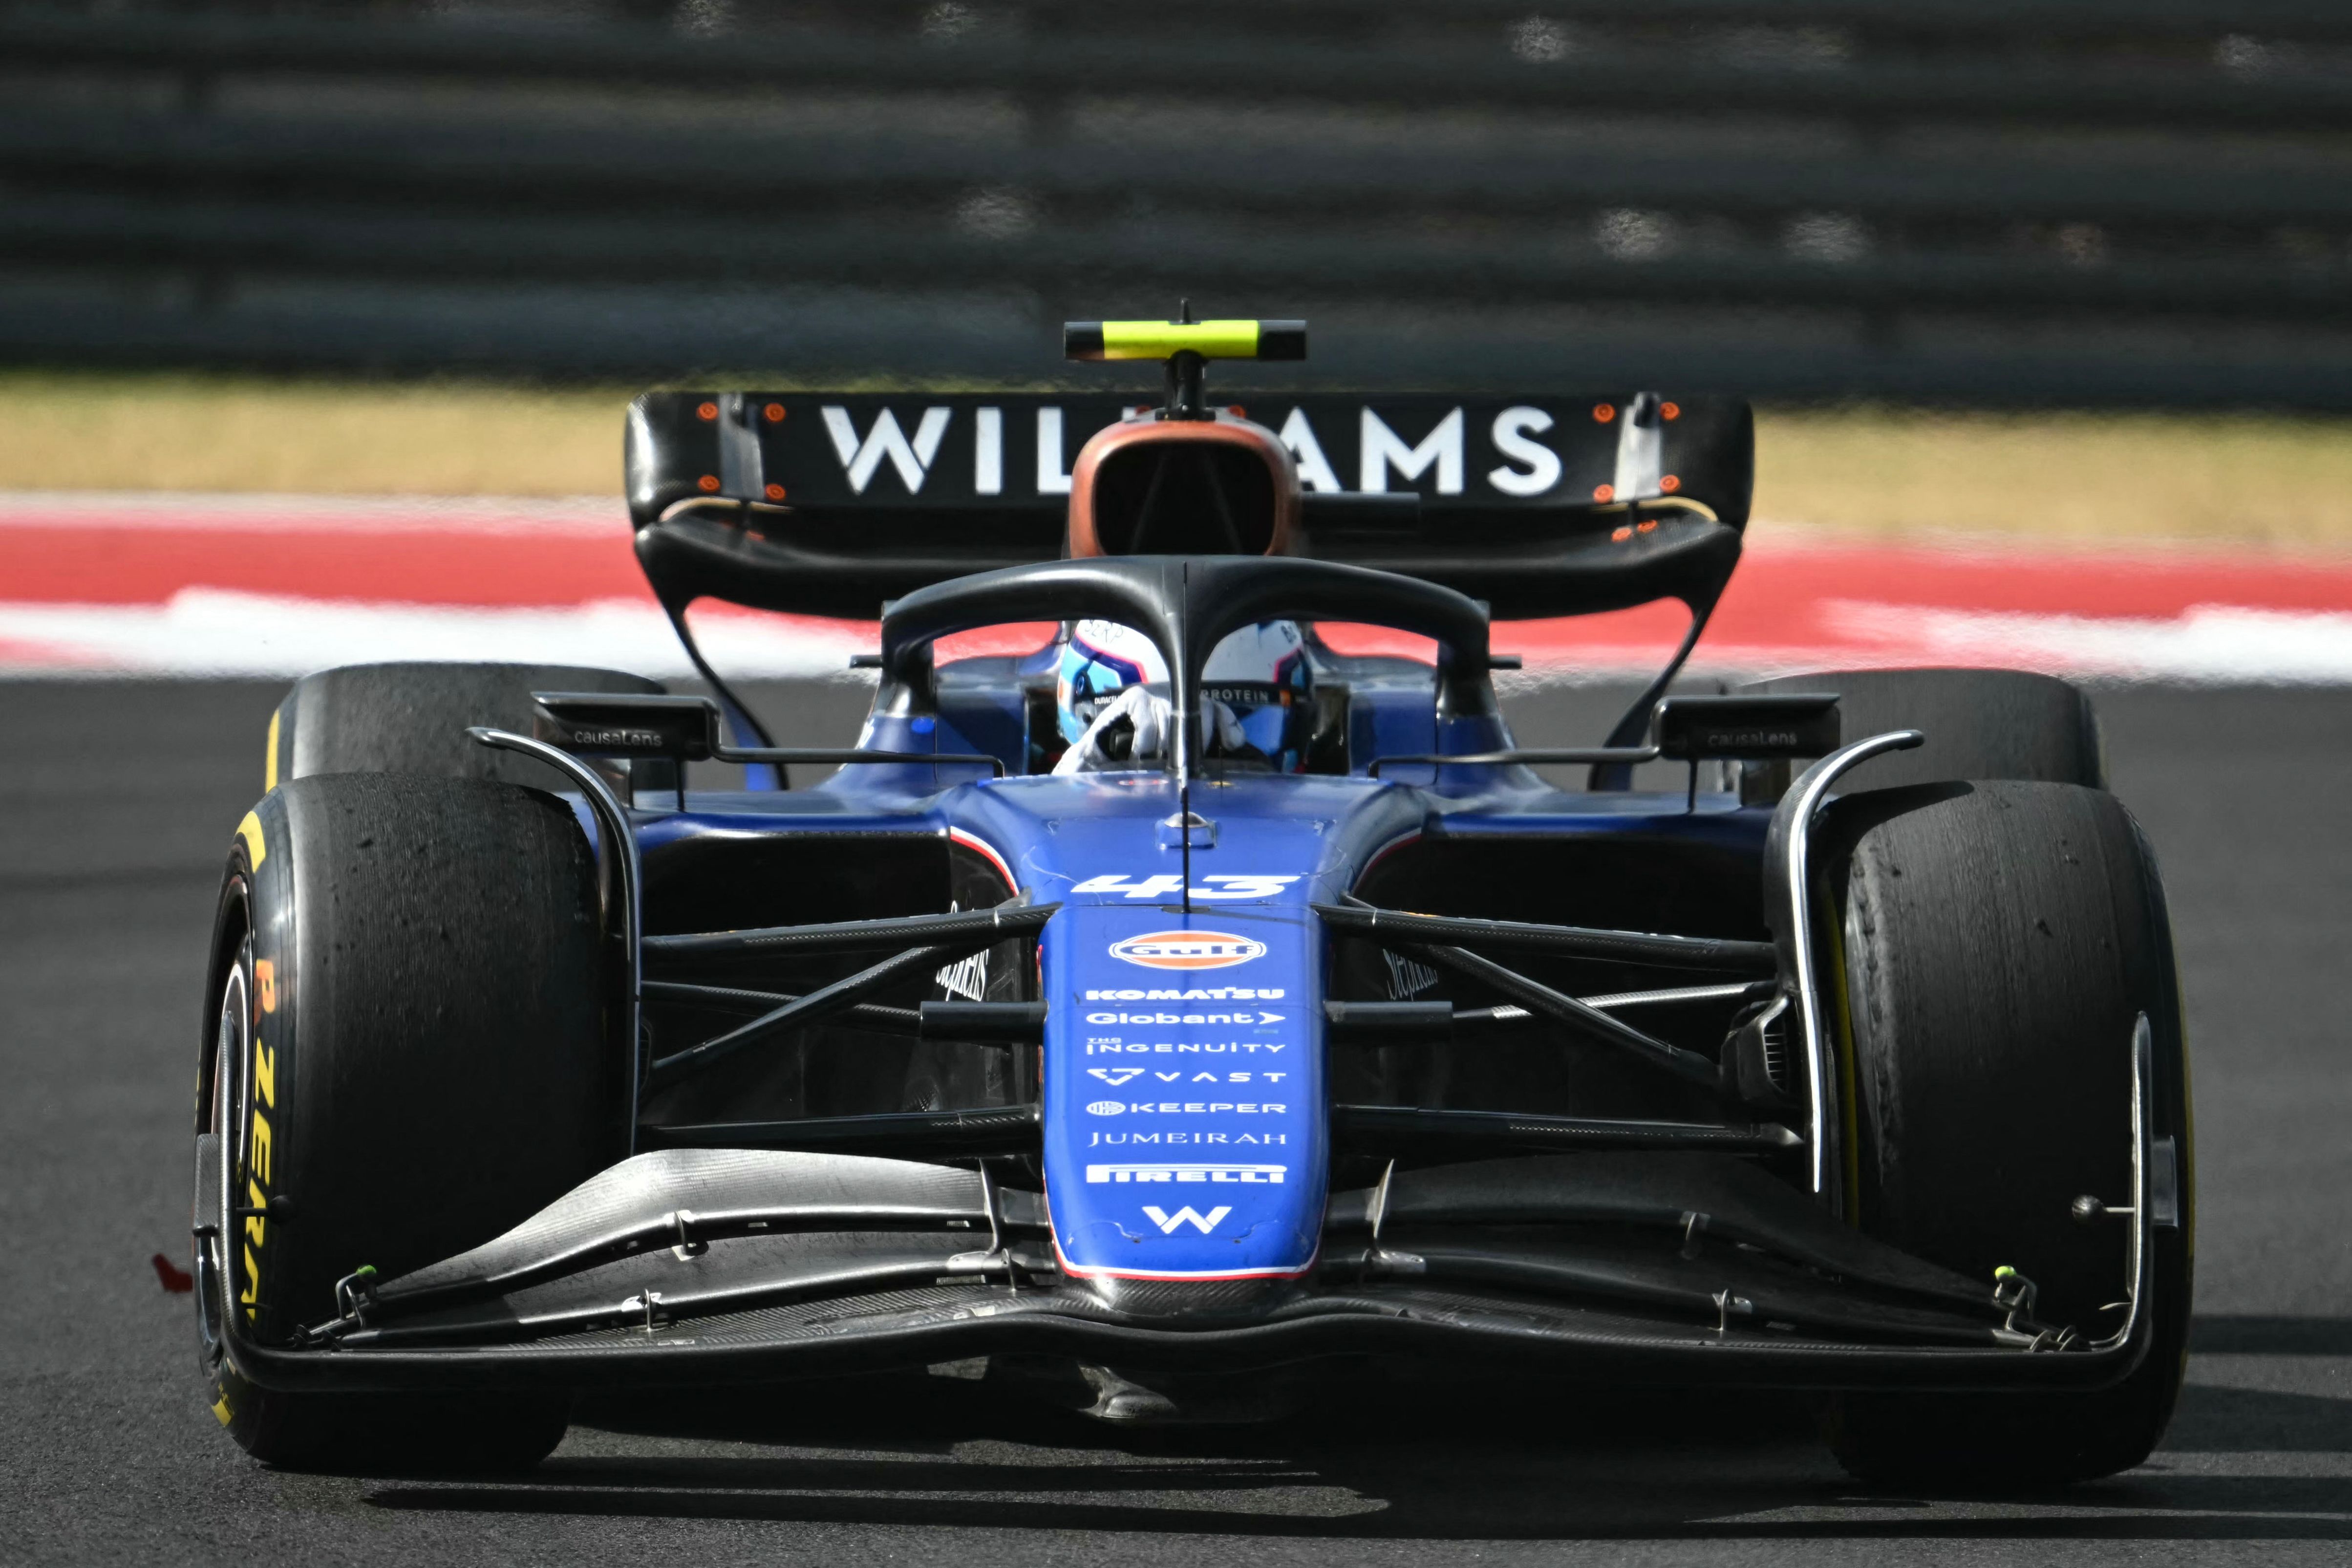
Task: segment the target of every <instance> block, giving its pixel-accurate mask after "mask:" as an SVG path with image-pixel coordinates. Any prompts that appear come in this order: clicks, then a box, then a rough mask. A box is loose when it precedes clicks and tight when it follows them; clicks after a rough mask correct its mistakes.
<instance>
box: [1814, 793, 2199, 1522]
mask: <svg viewBox="0 0 2352 1568" xmlns="http://www.w3.org/2000/svg"><path fill="white" fill-rule="evenodd" d="M1820 834H1821V837H1820V838H1819V840H1818V841H1819V842H1820V843H1822V845H1823V846H1824V847H1826V848H1828V849H1829V850H1830V851H1831V854H1830V855H1829V857H1828V858H1825V860H1824V861H1823V862H1822V864H1823V866H1824V868H1825V869H1826V870H1827V872H1828V883H1829V888H1830V889H1831V891H1832V894H1833V897H1834V904H1835V908H1836V914H1837V918H1836V920H1835V921H1834V922H1833V925H1832V929H1831V930H1829V931H1825V932H1824V933H1823V934H1824V938H1825V942H1824V948H1823V952H1824V963H1823V968H1824V971H1825V972H1826V973H1827V974H1828V975H1829V976H1830V978H1829V979H1826V980H1825V981H1824V983H1823V984H1824V985H1825V986H1826V987H1830V988H1831V989H1832V994H1833V997H1834V1001H1835V1004H1836V1005H1834V1006H1833V1008H1832V1016H1833V1021H1834V1022H1835V1023H1836V1024H1838V1025H1839V1026H1841V1027H1840V1028H1839V1031H1838V1032H1839V1036H1840V1038H1839V1042H1838V1045H1839V1050H1840V1053H1841V1055H1842V1057H1843V1061H1841V1063H1840V1064H1839V1066H1840V1075H1839V1076H1840V1078H1841V1079H1843V1082H1844V1083H1845V1084H1846V1085H1847V1086H1849V1093H1850V1105H1849V1107H1848V1110H1849V1114H1848V1116H1847V1118H1846V1128H1845V1137H1844V1140H1843V1143H1844V1147H1843V1151H1842V1153H1843V1164H1844V1167H1845V1169H1844V1175H1845V1179H1846V1190H1847V1197H1848V1213H1849V1215H1851V1216H1852V1217H1853V1219H1854V1220H1855V1221H1856V1222H1857V1223H1858V1224H1859V1225H1860V1226H1861V1227H1862V1229H1864V1231H1866V1232H1867V1233H1869V1234H1870V1235H1872V1236H1874V1237H1877V1238H1878V1239H1879V1240H1882V1241H1885V1242H1888V1243H1890V1244H1892V1245H1894V1246H1895V1247H1901V1248H1903V1249H1904V1250H1905V1251H1906V1252H1911V1253H1915V1254H1916V1255H1918V1256H1920V1257H1922V1258H1930V1259H1932V1260H1934V1261H1935V1262H1937V1263H1941V1264H1944V1265H1946V1266H1947V1267H1948V1268H1955V1269H1958V1271H1960V1272H1961V1273H1963V1274H1966V1275H1969V1276H1971V1277H1973V1278H1975V1279H1981V1280H1983V1281H1984V1282H1985V1285H1986V1289H1987V1290H1988V1293H1990V1290H1991V1288H1992V1286H1993V1283H1994V1270H1995V1269H1997V1268H2002V1267H2004V1266H2006V1267H2008V1268H2014V1269H2016V1270H2017V1271H2018V1272H2019V1273H2021V1274H2023V1275H2024V1276H2026V1277H2027V1278H2028V1279H2031V1280H2032V1281H2033V1283H2034V1284H2035V1286H2036V1287H2037V1288H2038V1297H2037V1300H2036V1303H2035V1305H2034V1307H2033V1309H2032V1317H2033V1318H2034V1319H2036V1320H2038V1321H2040V1322H2042V1323H2043V1324H2047V1325H2049V1326H2051V1327H2052V1328H2062V1327H2071V1328H2073V1329H2074V1331H2075V1332H2076V1334H2077V1335H2079V1336H2080V1338H2081V1339H2083V1340H2087V1341H2095V1340H2098V1339H2101V1338H2104V1337H2106V1336H2109V1335H2112V1334H2114V1333H2115V1332H2116V1331H2117V1330H2118V1329H2119V1328H2120V1327H2121V1325H2122V1322H2123V1321H2124V1312H2123V1309H2122V1308H2121V1306H2120V1305H2119V1303H2121V1302H2122V1301H2123V1300H2124V1299H2125V1298H2126V1296H2127V1294H2128V1293H2129V1292H2128V1280H2129V1277H2130V1269H2129V1265H2128V1251H2127V1248H2128V1245H2129V1233H2128V1231H2127V1229H2126V1226H2129V1225H2131V1224H2133V1223H2136V1222H2134V1221H2131V1220H2127V1219H2125V1218H2121V1217H2118V1216H2100V1217H2095V1218H2091V1219H2088V1220H2087V1221H2085V1220H2084V1219H2080V1218H2077V1217H2076V1215H2075V1214H2074V1209H2073V1205H2074V1201H2075V1200H2076V1199H2077V1198H2078V1197H2083V1196H2091V1197H2095V1198H2098V1199H2100V1200H2102V1201H2103V1202H2104V1203H2106V1204H2109V1205H2128V1204H2129V1203H2130V1202H2131V1197H2130V1194H2131V1191H2132V1187H2131V1155H2132V1138H2131V1095H2132V1062H2133V1056H2134V1047H2133V1037H2134V1032H2135V1027H2136V1025H2137V1019H2138V1018H2140V1017H2141V1016H2146V1018H2147V1022H2148V1026H2149V1028H2150V1032H2151V1035H2152V1038H2153V1041H2154V1046H2155V1072H2154V1079H2153V1082H2152V1084H2151V1085H2150V1096H2149V1098H2150V1103H2149V1106H2148V1114H2149V1116H2150V1118H2151V1127H2150V1134H2151V1136H2152V1137H2154V1138H2156V1139H2158V1140H2167V1139H2168V1140H2170V1141H2171V1147H2172V1149H2173V1151H2174V1158H2175V1160H2176V1161H2177V1164H2176V1167H2175V1168H2176V1169H2177V1171H2178V1173H2179V1226H2178V1228H2158V1229H2156V1230H2154V1231H2153V1236H2154V1239H2155V1247H2156V1256H2155V1268H2154V1300H2152V1301H2147V1302H2143V1303H2142V1310H2143V1311H2144V1312H2146V1313H2147V1315H2148V1317H2149V1319H2150V1324H2149V1326H2150V1328H2151V1329H2152V1331H2153V1334H2152V1338H2151V1340H2150V1341H2149V1348H2148V1351H2147V1355H2146V1357H2145V1358H2144V1359H2143V1360H2142V1361H2141V1362H2140V1363H2138V1366H2137V1370H2135V1371H2134V1372H2132V1373H2131V1374H2130V1375H2129V1376H2128V1377H2126V1379H2125V1380H2124V1381H2123V1382H2122V1383H2120V1384H2116V1385H2115V1386H2112V1387H2110V1388H2107V1389H2105V1390H2104V1391H2101V1392H2098V1393H2092V1394H2033V1395H2022V1396H2021V1395H2017V1394H1848V1395H1846V1396H1844V1397H1843V1400H1842V1401H1840V1402H1839V1403H1838V1405H1836V1406H1835V1408H1834V1410H1833V1413H1832V1444H1833V1446H1834V1447H1835V1448H1836V1451H1837V1456H1838V1458H1839V1459H1840V1460H1841V1461H1842V1462H1843V1464H1844V1465H1845V1467H1846V1468H1848V1469H1849V1470H1851V1471H1853V1473H1854V1474H1855V1475H1856V1476H1859V1477H1862V1478H1863V1479H1868V1480H1874V1481H1885V1482H1891V1483H1895V1484H1900V1485H1904V1486H1909V1487H1922V1486H1930V1487H1932V1486H1937V1485H1944V1486H1954V1487H1962V1488H1971V1487H1976V1488H1981V1487H1995V1488H2002V1487H2031V1486H2037V1485H2052V1484H2057V1483H2061V1482H2067V1481H2075V1480H2083V1479H2089V1478H2092V1477H2095V1476H2103V1475H2109V1474H2112V1473H2114V1472H2115V1471H2117V1470H2122V1469H2126V1468H2130V1467H2131V1466H2134V1465H2137V1464H2138V1463H2139V1462H2140V1461H2141V1460H2142V1459H2144V1458H2147V1455H2148V1452H2149V1450H2150V1449H2152V1448H2153V1447H2155V1446H2156V1443H2157V1440H2158V1438H2159V1437H2160V1436H2163V1434H2164V1428H2165V1424H2166V1422H2167V1421H2168V1420H2169V1419H2170V1416H2171V1414H2172V1406H2173V1401H2174V1398H2175V1396H2176V1394H2178V1393H2179V1386H2180V1377H2181V1371H2182V1363H2183V1358H2184V1355H2185V1352H2186V1346H2187V1340H2188V1329H2189V1281H2190V1258H2191V1243H2192V1238H2193V1236H2194V1231H2193V1228H2192V1217H2193V1216H2192V1214H2191V1203H2190V1198H2191V1192H2192V1184H2191V1181H2190V1159H2189V1074H2188V1062H2187V1056H2186V1052H2185V1047H2184V1046H2183V1043H2182V1038H2181V1019H2180V1005H2179V984H2178V981H2177V979H2176V977H2175V974H2174V970H2173V954H2172V936H2171V930H2170V926H2169V923H2168V920H2167V917H2166V913H2165V902H2164V890H2163V887H2162V884H2161V883H2160V882H2159V881H2158V877H2157V872H2156V866H2155V862H2154V859H2153V858H2152V856H2151V855H2150V853H2149V850H2148V847H2147V841H2146V840H2145V839H2144V838H2143V837H2141V835H2140V832H2139V830H2138V827H2137V825H2136V824H2135V823H2134V822H2133V821H2132V819H2131V817H2130V816H2129V815H2128V814H2127V813H2126V812H2125V810H2124V808H2123V807H2122V805H2119V804H2118V803H2117V802H2116V798H2115V797H2114V796H2113V795H2107V794H2106V793H2105V792H2104V791H2099V790H2090V789H2084V788H2082V787H2080V786H2079V785H2074V784H2034V783H2015V782H1991V783H1976V784H1917V785H1913V786H1911V787H1909V788H1906V789H1896V790H1878V791H1872V792H1867V793H1864V794H1862V795H1851V796H1848V797H1846V798H1845V799H1843V800H1842V801H1840V802H1838V803H1837V804H1836V805H1834V806H1832V809H1831V813H1830V815H1829V816H1828V818H1827V819H1826V820H1824V821H1823V823H1822V826H1821V829H1820ZM2021 1353H2023V1352H2021ZM2058 1353H2064V1352H2058Z"/></svg>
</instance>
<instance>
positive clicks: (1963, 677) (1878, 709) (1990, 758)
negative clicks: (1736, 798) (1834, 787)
mask: <svg viewBox="0 0 2352 1568" xmlns="http://www.w3.org/2000/svg"><path fill="white" fill-rule="evenodd" d="M1736 689H1737V690H1739V691H1743V692H1747V691H1754V692H1773V691H1834V692H1836V693H1837V694H1838V713H1839V716H1840V722H1841V726H1842V729H1843V733H1844V736H1845V738H1846V739H1847V740H1849V741H1859V740H1861V739H1863V738H1864V736H1868V735H1883V734H1885V732H1886V731H1889V730H1920V731H1925V732H1926V733H1927V742H1926V743H1925V744H1924V745H1921V746H1918V747H1916V748H1915V749H1913V750H1911V751H1907V752H1889V753H1887V754H1886V755H1885V756H1879V757H1873V758H1872V759H1870V760H1869V761H1868V762H1865V763H1862V764H1860V765H1859V766H1857V767H1856V768H1854V770H1853V772H1851V773H1848V774H1846V775H1845V782H1844V784H1843V785H1842V786H1841V787H1843V788H1844V789H1845V790H1847V791H1849V792H1851V791H1853V790H1861V789H1893V788H1895V787H1897V786H1898V785H1902V784H1928V783H1932V782H1935V781H1937V780H1939V779H2033V780H2038V781H2040V782H2041V783H2043V784H2082V785H2084V786H2085V787H2087V788H2091V789H2105V787H2106V783H2107V777H2106V763H2105V751H2104V749H2103V747H2102V744H2101V742H2100V739H2099V721H2098V715H2097V714H2096V713H2095V712H2094V711H2093V710H2092V708H2091V700H2090V698H2089V697H2087V696H2085V695H2084V692H2083V691H2082V689H2080V688H2078V687H2075V686H2074V685H2071V684H2069V683H2068V682H2066V681H2063V680H2060V679H2056V678H2054V677H2052V676H2047V675H2033V674H2030V673H2028V672H2026V671H2024V670H2021V669H1838V670H1826V671H1823V672H1822V673H1821V674H1819V675H1789V676H1782V677H1780V678H1779V679H1773V680H1759V681H1756V682H1754V683H1752V684H1750V685H1747V686H1741V687H1738V688H1736ZM1753 766H1754V764H1751V767H1753ZM1756 771H1757V773H1758V775H1759V779H1763V778H1765V777H1768V776H1769V784H1766V785H1765V787H1764V790H1763V793H1764V794H1765V795H1766V796H1767V797H1768V798H1767V799H1765V800H1763V801H1759V804H1769V801H1771V800H1778V799H1779V798H1780V793H1781V792H1782V791H1783V790H1785V789H1786V788H1787V787H1788V779H1787V776H1786V775H1787V773H1788V764H1786V763H1781V764H1780V765H1779V766H1778V767H1777V768H1772V769H1762V768H1759V769H1757V770H1756ZM1748 793H1749V794H1751V795H1752V794H1756V793H1758V791H1757V790H1756V788H1755V787H1753V784H1751V787H1750V789H1749V790H1748Z"/></svg>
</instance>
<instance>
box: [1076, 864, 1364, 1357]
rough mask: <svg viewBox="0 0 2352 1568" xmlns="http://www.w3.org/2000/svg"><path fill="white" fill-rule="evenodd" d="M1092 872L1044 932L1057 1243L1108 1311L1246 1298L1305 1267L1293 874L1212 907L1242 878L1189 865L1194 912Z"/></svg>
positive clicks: (1313, 1215) (1309, 1028) (1310, 1176)
mask: <svg viewBox="0 0 2352 1568" xmlns="http://www.w3.org/2000/svg"><path fill="white" fill-rule="evenodd" d="M1097 880H1099V881H1101V882H1104V883H1108V884H1109V886H1108V888H1107V889H1105V890H1102V891H1099V892H1096V893H1094V894H1092V895H1088V894H1087V893H1084V892H1081V893H1077V894H1076V895H1074V896H1073V898H1072V900H1070V901H1068V902H1066V903H1065V906H1064V908H1063V910H1062V912H1061V913H1060V914H1058V915H1056V916H1055V920H1054V923H1053V926H1052V927H1050V928H1049V929H1048V931H1047V932H1046V936H1045V970H1044V983H1045V996H1046V999H1047V1001H1048V1003H1049V1005H1050V1007H1051V1011H1050V1013H1049V1014H1048V1018H1049V1022H1048V1025H1047V1029H1046V1040H1045V1194H1046V1202H1047V1207H1048V1211H1049V1214H1050V1216H1051V1218H1052V1221H1053V1226H1054V1243H1055V1248H1056V1250H1057V1252H1058V1254H1059V1257H1060V1259H1061V1263H1062V1268H1063V1269H1064V1271H1065V1272H1066V1274H1067V1275H1068V1276H1070V1277H1071V1278H1072V1279H1073V1280H1075V1281H1083V1285H1082V1286H1081V1287H1080V1288H1082V1289H1088V1290H1091V1291H1092V1292H1093V1293H1094V1294H1095V1295H1096V1296H1097V1299H1099V1300H1101V1301H1102V1302H1103V1303H1104V1304H1105V1305H1106V1306H1108V1307H1111V1308H1113V1309H1114V1310H1118V1311H1121V1312H1123V1313H1129V1314H1132V1315H1136V1316H1146V1317H1170V1316H1184V1315H1192V1314H1197V1313H1216V1312H1223V1311H1233V1310H1244V1309H1246V1308H1248V1307H1250V1306H1251V1305H1253V1304H1254V1303H1257V1302H1259V1301H1262V1300H1264V1299H1265V1297H1266V1296H1268V1295H1269V1294H1272V1293H1278V1292H1280V1291H1282V1290H1283V1289H1286V1287H1287V1282H1288V1281H1291V1280H1294V1279H1297V1277H1298V1276H1299V1275H1301V1274H1303V1273H1305V1272H1306V1271H1307V1268H1310V1267H1312V1266H1313V1264H1314V1261H1315V1252H1316V1246H1317V1242H1318V1237H1319V1236H1320V1234H1321V1229H1322V1217H1323V1205H1324V1189H1325V1184H1326V1171H1327V1166H1328V1139H1327V1126H1326V1124H1327V1121H1328V1116H1327V1112H1326V1109H1325V1093H1324V1088H1323V1070H1322V1068H1323V1062H1322V1032H1321V1027H1320V1019H1321V1016H1322V1008H1321V964H1320V940H1321V939H1320V933H1319V931H1318V927H1317V922H1316V921H1315V917H1314V915H1313V913H1312V912H1311V911H1310V910H1307V908H1306V907H1305V905H1304V901H1303V899H1304V889H1303V883H1304V881H1305V879H1303V878H1300V879H1283V880H1282V882H1281V883H1280V884H1278V891H1277V895H1276V897H1274V898H1257V899H1228V900H1224V901H1223V902H1222V903H1221V902H1220V900H1219V898H1218V896H1217V895H1218V891H1219V889H1221V888H1223V887H1231V886H1234V885H1235V883H1236V882H1238V881H1239V879H1232V880H1228V881H1226V882H1223V883H1217V882H1211V881H1208V880H1207V879H1202V888H1201V889H1198V890H1196V893H1195V896H1194V898H1193V899H1192V912H1191V913H1190V914H1185V913H1183V912H1181V906H1180V907H1178V908H1173V909H1171V908H1170V907H1168V906H1167V905H1166V903H1165V902H1164V900H1168V899H1169V898H1170V897H1171V892H1170V891H1169V890H1167V889H1160V888H1158V887H1157V886H1155V885H1152V884H1150V883H1148V882H1145V881H1142V880H1140V879H1127V878H1118V877H1112V878H1104V879H1097ZM1080 886H1081V887H1082V888H1083V887H1084V886H1086V884H1083V883H1082V884H1080ZM1293 889H1297V892H1298V897H1297V898H1296V899H1290V898H1284V897H1282V896H1280V895H1281V894H1286V893H1289V892H1291V891H1292V890H1293ZM1138 890H1140V891H1142V892H1143V893H1144V894H1145V896H1144V897H1141V898H1133V899H1130V898H1129V897H1128V894H1129V892H1132V891H1138Z"/></svg>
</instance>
